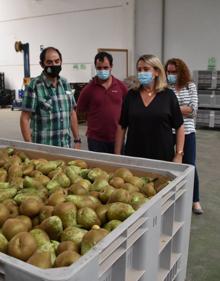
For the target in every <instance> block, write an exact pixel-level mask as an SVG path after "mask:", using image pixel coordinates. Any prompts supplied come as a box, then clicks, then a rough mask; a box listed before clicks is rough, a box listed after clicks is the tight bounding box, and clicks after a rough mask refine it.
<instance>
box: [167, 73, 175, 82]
mask: <svg viewBox="0 0 220 281" xmlns="http://www.w3.org/2000/svg"><path fill="white" fill-rule="evenodd" d="M176 80H177V77H176V74H168V75H167V81H168V83H169V84H176Z"/></svg>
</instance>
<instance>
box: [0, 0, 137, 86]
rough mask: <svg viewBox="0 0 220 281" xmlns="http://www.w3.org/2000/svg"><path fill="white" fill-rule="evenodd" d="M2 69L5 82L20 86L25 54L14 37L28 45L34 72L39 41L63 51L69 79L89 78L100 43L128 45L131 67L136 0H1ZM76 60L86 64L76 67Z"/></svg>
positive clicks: (125, 46)
mask: <svg viewBox="0 0 220 281" xmlns="http://www.w3.org/2000/svg"><path fill="white" fill-rule="evenodd" d="M0 5H1V10H0V38H1V52H0V72H5V76H6V86H7V87H9V88H20V87H21V85H22V80H23V54H22V53H16V52H15V49H14V43H15V41H17V40H18V41H22V43H26V42H28V43H29V44H30V64H31V76H35V75H37V74H38V73H39V72H40V70H41V69H40V66H39V64H38V61H39V53H40V45H43V46H48V45H52V46H56V47H57V48H59V49H60V50H61V52H62V54H63V62H64V66H63V75H64V76H66V77H67V78H68V79H69V80H70V81H72V82H74V81H81V82H83V81H88V79H89V78H90V77H91V75H92V74H93V72H94V68H93V58H94V55H95V54H96V52H97V48H127V49H128V50H129V72H130V71H131V69H133V61H134V60H133V49H134V48H133V44H134V38H133V35H134V32H133V27H134V17H133V14H134V7H133V0H127V1H125V0H92V1H90V0H74V1H72V0H62V1H61V0H19V1H17V0H1V3H0ZM74 63H79V64H81V63H83V64H84V67H83V68H82V69H78V70H77V69H75V70H73V67H72V66H73V64H74Z"/></svg>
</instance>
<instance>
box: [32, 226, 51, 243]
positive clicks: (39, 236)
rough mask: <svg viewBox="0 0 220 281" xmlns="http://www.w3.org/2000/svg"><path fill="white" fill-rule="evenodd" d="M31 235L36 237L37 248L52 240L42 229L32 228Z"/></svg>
mask: <svg viewBox="0 0 220 281" xmlns="http://www.w3.org/2000/svg"><path fill="white" fill-rule="evenodd" d="M30 233H31V235H32V236H33V237H34V240H35V242H36V244H37V248H39V247H41V246H42V245H44V244H45V243H48V242H50V238H49V236H48V234H47V233H46V232H45V231H44V230H42V229H37V228H35V229H32V230H31V231H30Z"/></svg>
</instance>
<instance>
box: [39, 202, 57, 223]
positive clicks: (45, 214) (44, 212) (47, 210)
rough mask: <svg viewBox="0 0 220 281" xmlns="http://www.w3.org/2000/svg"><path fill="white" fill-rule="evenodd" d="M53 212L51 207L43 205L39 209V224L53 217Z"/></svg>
mask: <svg viewBox="0 0 220 281" xmlns="http://www.w3.org/2000/svg"><path fill="white" fill-rule="evenodd" d="M53 211H54V207H53V206H48V205H44V206H43V207H42V208H41V209H40V213H39V220H40V222H42V221H43V220H45V219H47V218H49V217H51V216H52V215H53Z"/></svg>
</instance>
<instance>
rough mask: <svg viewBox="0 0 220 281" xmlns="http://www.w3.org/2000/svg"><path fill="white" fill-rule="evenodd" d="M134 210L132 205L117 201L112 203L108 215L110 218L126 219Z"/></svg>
mask: <svg viewBox="0 0 220 281" xmlns="http://www.w3.org/2000/svg"><path fill="white" fill-rule="evenodd" d="M134 212H135V210H134V209H133V208H132V206H131V205H129V204H126V203H122V202H115V203H112V204H110V206H109V208H108V212H107V216H108V219H109V220H120V221H124V220H125V219H127V218H128V217H129V216H130V215H132V214H133V213H134Z"/></svg>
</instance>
